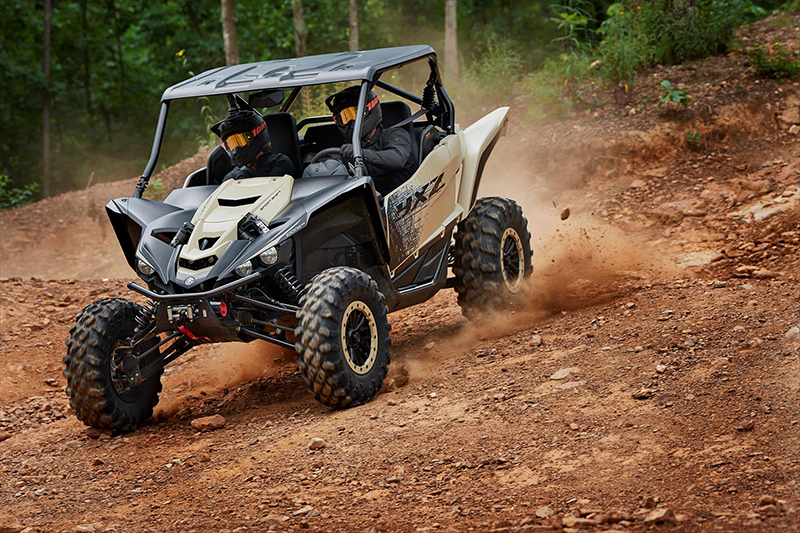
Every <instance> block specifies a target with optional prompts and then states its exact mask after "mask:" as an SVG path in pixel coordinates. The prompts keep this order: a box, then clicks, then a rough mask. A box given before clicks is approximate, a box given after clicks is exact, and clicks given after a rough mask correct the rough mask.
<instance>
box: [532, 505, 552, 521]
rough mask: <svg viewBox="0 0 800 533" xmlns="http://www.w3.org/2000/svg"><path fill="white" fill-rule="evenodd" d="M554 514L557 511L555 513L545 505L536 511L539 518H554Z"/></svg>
mask: <svg viewBox="0 0 800 533" xmlns="http://www.w3.org/2000/svg"><path fill="white" fill-rule="evenodd" d="M554 513H555V511H553V510H552V509H551V508H549V507H548V506H546V505H545V506H544V507H539V508H538V509H536V513H535V514H536V516H537V517H539V518H550V517H551V516H553V514H554Z"/></svg>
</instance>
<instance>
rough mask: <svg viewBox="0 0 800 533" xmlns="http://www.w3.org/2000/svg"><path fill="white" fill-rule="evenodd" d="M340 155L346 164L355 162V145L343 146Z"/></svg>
mask: <svg viewBox="0 0 800 533" xmlns="http://www.w3.org/2000/svg"><path fill="white" fill-rule="evenodd" d="M339 154H340V155H341V156H342V161H343V162H345V163H352V162H353V145H352V144H350V143H347V144H343V145H342V146H341V147H339Z"/></svg>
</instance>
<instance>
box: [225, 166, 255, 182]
mask: <svg viewBox="0 0 800 533" xmlns="http://www.w3.org/2000/svg"><path fill="white" fill-rule="evenodd" d="M255 175H256V173H255V172H254V171H253V170H252V169H251V168H250V167H238V168H234V169H233V170H231V171H230V172H228V175H227V176H225V180H226V181H227V180H229V179H232V180H242V179H246V178H252V177H253V176H255Z"/></svg>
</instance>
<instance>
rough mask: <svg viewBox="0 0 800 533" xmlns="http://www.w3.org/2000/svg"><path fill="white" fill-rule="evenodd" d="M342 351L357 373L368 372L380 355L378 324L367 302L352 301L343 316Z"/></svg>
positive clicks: (351, 367)
mask: <svg viewBox="0 0 800 533" xmlns="http://www.w3.org/2000/svg"><path fill="white" fill-rule="evenodd" d="M341 338H342V351H343V352H344V358H345V361H347V365H348V366H349V367H350V369H351V370H352V371H353V372H355V373H356V374H361V375H363V374H366V373H367V372H369V371H370V370H372V367H373V366H375V360H376V359H377V356H378V324H377V323H376V322H375V315H373V314H372V310H371V309H370V308H369V306H368V305H367V304H365V303H364V302H361V301H358V300H357V301H355V302H352V303H351V304H350V305H348V306H347V309H345V312H344V316H343V317H342V331H341Z"/></svg>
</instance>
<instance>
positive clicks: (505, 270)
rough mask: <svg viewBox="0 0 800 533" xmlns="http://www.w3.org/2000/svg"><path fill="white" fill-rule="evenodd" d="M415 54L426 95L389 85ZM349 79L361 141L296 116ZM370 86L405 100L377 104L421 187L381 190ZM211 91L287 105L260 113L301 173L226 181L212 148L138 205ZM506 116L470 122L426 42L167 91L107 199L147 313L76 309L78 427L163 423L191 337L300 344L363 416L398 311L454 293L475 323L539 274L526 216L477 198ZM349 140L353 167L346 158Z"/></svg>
mask: <svg viewBox="0 0 800 533" xmlns="http://www.w3.org/2000/svg"><path fill="white" fill-rule="evenodd" d="M418 61H420V62H425V63H426V64H427V65H428V66H429V67H430V75H429V77H428V79H427V82H426V83H425V84H424V86H423V87H421V90H420V92H419V93H411V92H407V91H405V90H403V89H400V88H398V87H395V86H393V85H391V84H389V83H387V82H386V81H384V80H382V78H385V77H386V73H387V72H389V71H392V70H394V69H398V68H400V67H403V66H405V65H408V64H410V63H413V62H418ZM341 82H351V83H355V84H357V85H359V86H360V93H359V94H360V96H359V101H358V106H357V115H356V118H355V126H354V131H353V137H352V139H345V138H344V137H343V135H342V134H341V132H340V131H339V129H337V127H336V125H335V124H334V123H333V120H332V117H331V116H330V115H326V116H314V117H309V118H304V119H302V120H300V121H299V122H296V120H295V117H294V116H293V115H292V114H291V109H292V104H293V103H295V102H296V101H297V99H298V96H300V94H301V91H302V90H303V88H304V87H307V86H311V85H320V84H329V83H339V84H340V86H341ZM375 87H378V88H379V89H380V90H382V91H384V92H386V93H391V94H393V95H396V96H397V97H399V98H400V99H399V100H396V101H384V102H383V103H382V108H383V118H382V121H383V122H382V126H383V128H404V129H405V130H406V131H407V132H408V133H409V135H410V136H411V138H412V140H413V144H414V147H413V150H414V158H415V161H416V170H415V171H414V173H413V175H412V176H411V178H410V179H408V180H407V181H405V182H404V183H402V184H401V185H400V186H399V187H397V188H396V189H395V190H393V191H391V192H389V193H387V194H385V195H381V194H379V193H377V192H376V188H375V184H374V182H373V179H372V178H371V177H370V176H369V175H368V171H367V168H366V166H365V164H364V158H363V157H362V151H361V147H360V143H359V140H360V139H361V128H362V119H363V117H364V113H365V106H366V97H367V94H368V93H369V92H370V91H371V90H372V89H373V88H375ZM215 96H219V97H224V98H227V100H228V102H229V105H231V106H234V107H236V106H238V107H244V106H248V107H249V108H252V109H267V110H268V109H269V108H273V109H278V110H277V111H274V112H272V111H270V112H267V113H264V114H263V118H264V121H265V123H266V128H267V129H268V132H269V138H270V140H271V146H272V151H273V152H276V153H281V154H284V155H286V156H287V157H288V158H289V159H290V160H291V163H292V167H293V170H292V172H291V173H289V174H286V175H281V176H263V177H250V178H248V179H229V180H226V181H224V182H222V179H223V177H224V176H226V174H228V172H229V171H231V170H232V162H231V158H230V156H229V155H228V153H227V152H226V151H225V150H223V149H222V147H217V148H216V149H214V150H213V151H212V152H211V154H210V155H209V156H208V163H207V166H206V167H204V168H200V169H198V170H196V171H195V172H193V173H192V174H191V175H189V176H188V177H187V178H186V181H185V183H184V186H183V187H182V188H180V189H176V190H174V191H172V192H170V193H169V195H168V196H167V197H166V198H165V199H164V201H163V202H157V201H153V200H147V199H144V198H143V197H142V195H143V193H144V192H145V190H146V188H147V184H148V181H149V180H150V177H151V175H152V173H153V169H154V168H155V167H156V162H157V160H158V156H159V151H160V149H161V144H162V139H163V137H164V131H165V128H166V123H167V114H168V111H169V108H170V104H171V103H172V102H173V101H174V100H177V99H182V98H198V97H215ZM245 98H246V99H245ZM409 104H410V105H409ZM410 106H414V108H415V109H418V110H416V111H415V112H414V113H413V114H412V111H411V107H410ZM507 114H508V108H506V107H503V108H500V109H497V110H495V111H493V112H491V113H489V114H488V115H486V116H485V117H483V118H482V119H480V120H478V121H477V122H475V123H474V124H472V125H471V126H470V127H468V128H466V129H461V128H460V127H459V125H458V124H456V122H455V108H454V106H453V102H452V101H451V100H450V98H449V97H448V94H447V91H446V90H445V88H444V86H443V85H442V80H441V77H440V75H439V70H438V67H437V61H436V54H435V52H434V50H433V49H432V48H431V47H429V46H404V47H398V48H386V49H381V50H368V51H361V52H343V53H335V54H325V55H319V56H312V57H302V58H297V59H289V60H276V61H264V62H260V63H250V64H244V65H236V66H230V67H221V68H217V69H214V70H210V71H207V72H204V73H202V74H199V75H197V76H195V77H193V78H191V79H189V80H186V81H184V82H182V83H179V84H177V85H174V86H172V87H170V88H169V89H167V90H166V91H165V92H164V94H163V96H162V98H161V111H160V114H159V117H158V124H157V126H156V134H155V140H154V142H153V148H152V152H151V155H150V160H149V162H148V163H147V166H146V168H145V170H144V172H143V174H142V177H141V178H140V180H139V183H138V185H137V186H136V189H135V191H134V192H133V196H131V197H129V198H118V199H116V200H112V201H111V202H109V203H108V205H107V206H106V210H107V212H108V216H109V218H110V219H111V224H112V226H113V227H114V230H115V232H116V235H117V237H118V239H119V242H120V245H121V247H122V251H123V253H124V254H125V257H126V259H127V261H128V263H129V264H130V266H131V268H133V269H134V270H135V271H136V274H137V275H138V276H139V278H141V282H140V283H133V282H131V283H128V287H129V288H130V289H131V290H133V291H135V292H137V293H139V294H141V295H143V296H144V297H145V298H146V299H147V303H146V304H145V305H138V304H136V303H133V302H131V301H128V300H124V299H119V298H105V299H101V300H98V301H96V302H94V303H92V304H91V305H89V306H87V307H86V308H85V309H84V310H83V311H82V312H81V313H80V314H79V315H78V317H77V321H76V323H75V325H74V326H73V327H72V328H71V329H70V337H69V339H68V340H67V354H66V356H65V357H64V363H66V369H65V370H64V376H65V377H66V379H67V389H66V391H67V394H68V395H69V398H70V404H71V405H72V407H73V408H74V409H75V413H76V415H77V416H78V418H79V419H80V420H82V421H83V422H84V423H85V424H88V425H91V426H96V427H102V428H111V429H115V430H132V429H135V428H137V427H139V426H140V425H141V424H143V423H144V422H145V421H146V420H147V419H148V418H149V417H150V416H151V415H152V413H153V408H154V406H155V405H156V403H157V402H158V394H159V392H160V391H161V374H162V372H163V369H164V367H165V365H167V364H168V363H169V362H171V361H173V360H175V359H176V358H177V357H179V356H180V355H181V354H184V353H186V352H187V351H188V350H190V349H191V348H192V347H194V346H197V345H198V344H202V343H214V342H228V341H235V342H250V341H253V340H257V339H260V340H265V341H268V342H271V343H274V344H277V345H279V346H283V347H286V348H291V349H293V350H296V351H297V353H298V365H299V367H300V370H301V373H302V376H303V379H304V380H305V382H306V383H307V385H308V388H309V390H310V391H311V392H312V393H313V394H314V396H315V397H316V398H317V400H319V401H320V402H322V403H324V404H325V405H328V406H331V407H334V408H344V407H349V406H354V405H359V404H362V403H365V402H367V401H369V400H370V399H372V398H373V397H375V395H376V394H377V393H378V391H379V390H380V389H381V385H382V383H383V380H384V377H385V376H386V373H387V368H388V365H389V361H390V357H391V355H390V345H391V337H390V335H389V330H390V329H391V328H390V325H389V321H388V318H387V316H388V314H389V313H390V312H391V311H395V310H398V309H402V308H405V307H408V306H411V305H414V304H417V303H420V302H424V301H426V300H428V299H429V298H431V297H432V296H433V295H434V294H436V293H437V292H438V291H439V290H441V289H443V288H445V287H453V288H455V290H456V291H457V293H458V303H459V305H460V306H461V307H462V309H463V311H464V314H465V315H466V316H467V317H468V318H475V317H478V316H479V314H480V313H481V312H482V311H483V310H484V309H488V308H490V307H494V308H498V307H499V308H502V306H505V305H508V304H510V303H512V302H513V300H514V299H515V297H517V296H518V294H519V293H520V290H521V289H522V286H523V283H524V280H525V278H526V277H527V276H528V275H529V274H530V273H531V269H532V267H531V249H530V235H529V233H528V229H527V221H526V220H525V218H524V217H523V215H522V210H521V209H520V208H519V206H518V205H517V204H516V203H514V202H513V201H512V200H508V199H504V198H481V199H478V198H477V194H478V186H479V184H480V182H481V178H482V175H483V171H484V168H485V165H486V162H487V159H488V158H489V155H490V154H491V153H492V150H493V149H494V147H495V145H496V144H497V142H498V141H499V139H500V137H501V136H503V135H504V134H505V132H506V128H507V122H508V118H507ZM301 132H304V133H302V134H301ZM348 142H350V143H352V145H353V159H354V164H353V163H352V162H350V164H347V163H348V162H346V161H343V160H342V157H341V156H340V148H339V147H340V146H341V145H342V144H344V143H348Z"/></svg>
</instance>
